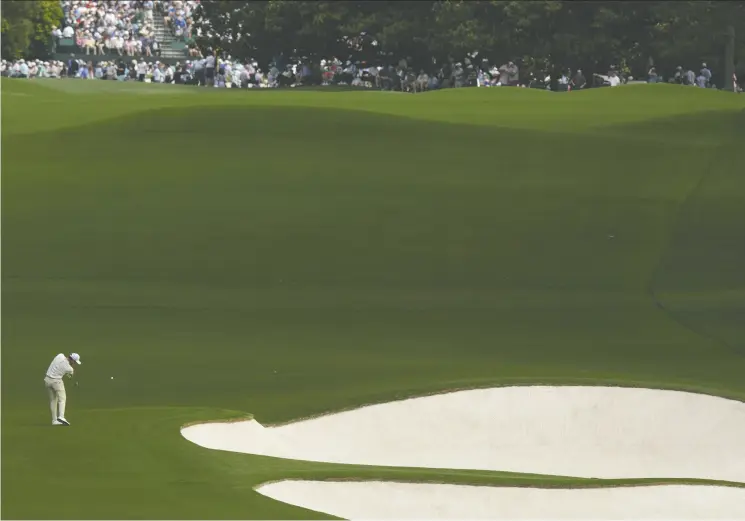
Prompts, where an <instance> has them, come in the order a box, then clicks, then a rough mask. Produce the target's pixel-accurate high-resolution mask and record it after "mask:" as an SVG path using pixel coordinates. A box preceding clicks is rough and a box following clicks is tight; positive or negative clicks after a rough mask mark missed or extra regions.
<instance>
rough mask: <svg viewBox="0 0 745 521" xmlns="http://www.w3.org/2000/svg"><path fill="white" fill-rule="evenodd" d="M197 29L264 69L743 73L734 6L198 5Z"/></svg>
mask: <svg viewBox="0 0 745 521" xmlns="http://www.w3.org/2000/svg"><path fill="white" fill-rule="evenodd" d="M195 24H196V27H198V28H199V29H200V33H201V35H200V36H199V37H198V38H197V43H198V45H199V46H200V47H202V48H206V47H210V48H213V49H218V50H221V51H224V52H226V53H227V54H230V55H232V56H234V57H238V58H243V59H245V58H253V59H255V60H257V61H259V62H262V63H266V62H268V61H272V60H277V59H278V58H279V59H280V61H287V60H296V59H302V58H303V57H307V59H309V60H319V59H320V58H327V59H328V58H330V57H332V56H336V57H339V58H341V59H344V60H346V59H352V60H354V61H364V62H367V63H375V64H383V63H386V62H387V63H392V64H395V63H397V62H398V60H399V59H401V58H403V59H406V61H407V63H409V64H413V66H414V67H415V68H416V69H419V68H422V69H432V68H433V66H436V65H437V64H441V63H443V62H445V61H447V60H449V59H455V60H456V61H457V60H462V59H463V58H464V57H466V56H468V55H471V56H473V54H474V53H475V52H477V53H478V55H477V59H479V60H481V59H483V58H484V57H485V58H488V59H489V60H490V61H491V62H492V63H498V64H501V63H505V62H507V61H509V60H512V61H515V62H516V63H518V64H520V65H521V67H522V70H523V71H525V70H535V71H536V72H538V71H541V70H543V71H545V70H552V69H556V68H564V67H571V68H573V69H577V68H581V69H583V70H585V71H588V72H605V71H607V70H608V68H609V67H610V66H611V65H615V66H616V67H617V68H618V69H620V70H625V71H627V72H630V73H631V74H633V75H634V76H636V77H645V76H646V73H647V71H648V70H649V68H650V67H652V66H654V67H656V69H657V71H658V72H663V73H665V74H666V76H670V75H672V74H673V73H674V70H675V68H676V67H677V66H682V67H684V68H692V69H693V70H696V71H697V70H698V68H700V66H701V64H702V63H703V62H706V63H707V65H708V66H709V68H711V69H712V71H713V72H714V74H715V77H716V78H717V79H718V80H719V81H720V85H722V84H723V83H726V82H727V80H728V79H730V78H731V76H732V73H733V72H734V68H735V67H737V66H738V65H736V63H735V61H736V59H737V57H739V59H740V66H743V65H745V2H742V1H739V2H738V1H735V2H728V1H702V0H692V1H670V2H655V1H626V2H623V1H615V2H614V1H592V2H590V1H558V0H531V1H528V0H515V1H506V0H488V1H479V0H471V1H465V0H430V1H426V0H398V1H383V0H375V1H346V0H337V1H297V0H263V1H234V0H202V1H201V8H200V9H198V10H197V12H196V14H195ZM736 35H739V36H740V38H739V40H737V39H736ZM741 73H745V71H741Z"/></svg>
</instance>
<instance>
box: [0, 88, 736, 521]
mask: <svg viewBox="0 0 745 521" xmlns="http://www.w3.org/2000/svg"><path fill="white" fill-rule="evenodd" d="M104 84H105V85H104ZM0 86H1V87H2V175H3V179H2V181H3V186H2V188H3V200H2V204H3V213H2V218H3V228H2V232H3V244H2V246H3V258H2V269H3V274H2V285H3V287H2V291H3V314H2V319H3V324H2V325H3V329H2V497H3V499H2V512H1V513H2V516H3V517H5V518H16V519H49V518H54V519H72V518H75V519H115V518H119V519H122V518H130V519H146V518H147V519H236V518H242V519H249V518H251V519H318V518H328V516H324V515H321V514H318V513H315V512H312V511H309V510H304V509H301V508H297V507H293V506H290V505H287V504H284V503H281V502H278V501H274V500H272V499H270V498H267V497H264V496H262V495H260V494H259V493H257V492H256V491H255V490H254V487H256V486H258V485H260V484H261V483H265V482H270V481H281V480H287V479H305V480H323V479H347V480H348V479H373V480H394V481H424V482H429V483H450V484H482V485H483V484H491V485H520V486H528V485H530V486H545V487H581V486H599V485H614V484H615V485H618V484H629V483H649V482H650V481H649V480H641V481H640V480H633V479H632V480H622V481H614V480H608V481H604V480H591V479H579V478H573V477H561V476H535V475H523V474H511V473H506V472H495V471H474V470H447V469H406V468H388V467H368V466H358V465H338V464H326V463H313V462H307V461H294V460H286V459H278V458H271V457H265V456H252V455H245V454H235V453H228V452H221V451H211V450H207V449H204V448H201V447H198V446H196V445H194V444H192V443H190V442H189V441H187V440H185V439H184V438H183V437H182V436H181V435H180V434H179V430H180V428H181V427H182V426H183V425H185V424H189V423H192V422H202V421H212V420H219V419H229V418H232V419H240V418H245V416H246V415H247V414H250V415H253V416H254V417H256V418H257V419H259V420H260V421H261V422H262V423H266V424H277V423H285V422H289V421H292V420H296V419H298V418H303V417H309V416H314V415H318V414H322V413H328V412H332V411H338V410H344V409H350V408H354V407H358V406H359V405H362V404H369V403H383V402H387V401H391V400H394V399H399V398H404V397H410V396H419V395H423V394H427V393H433V392H439V391H444V390H448V389H465V388H476V387H481V388H483V387H491V386H499V385H514V384H583V385H615V384H618V385H631V386H641V387H650V388H666V389H678V390H688V391H694V392H701V393H706V394H712V395H717V396H723V397H727V398H731V399H735V400H740V401H745V379H743V375H744V374H745V325H744V322H745V321H743V320H742V317H743V316H745V278H744V277H745V270H742V266H744V265H745V247H743V242H742V237H743V236H745V214H743V211H744V210H743V209H745V177H743V175H742V174H741V173H740V170H742V166H743V165H744V164H745V161H744V159H745V152H744V149H743V147H742V143H743V142H745V119H744V118H745V112H744V110H745V101H744V100H745V98H743V97H742V96H740V97H738V96H736V95H731V94H729V93H724V92H711V91H705V90H703V89H685V88H679V87H676V86H670V85H654V86H638V87H637V86H633V87H628V88H627V87H624V88H618V89H596V90H594V91H587V92H579V93H570V94H567V95H558V94H554V93H548V92H539V91H534V90H530V89H457V90H455V89H453V90H450V91H442V92H434V93H428V94H426V95H421V96H420V95H417V96H390V95H386V93H378V92H317V91H316V92H303V91H298V90H292V91H277V92H260V93H258V92H257V93H254V92H252V91H251V92H242V91H238V92H231V91H222V90H219V89H216V90H217V92H215V91H212V90H209V89H204V90H198V89H186V88H185V89H178V88H170V87H168V86H163V90H162V91H158V93H157V94H153V95H150V94H145V92H150V91H153V89H154V88H157V87H154V86H148V87H147V91H146V90H138V89H135V88H133V86H132V85H126V86H120V84H113V83H107V82H93V81H91V82H82V81H80V82H77V81H69V82H68V81H59V82H52V81H50V82H45V81H39V82H31V81H12V80H10V81H9V80H7V79H3V80H2V83H1V84H0ZM153 92H154V91H153ZM63 351H76V352H78V353H80V354H81V357H82V359H83V360H84V361H85V365H84V366H82V367H81V368H80V370H79V371H78V373H79V374H78V375H77V377H78V379H79V382H80V385H79V386H78V387H75V386H74V385H72V384H71V383H68V384H67V395H68V408H67V411H68V412H67V414H66V416H67V418H68V420H70V422H71V424H72V425H71V427H70V428H63V429H58V428H52V427H51V425H49V423H50V421H49V412H48V404H47V401H46V394H45V390H44V389H43V382H42V380H43V376H44V375H43V371H44V370H45V369H46V367H47V366H48V364H49V363H50V362H51V360H52V358H53V357H54V355H56V354H57V353H59V352H63ZM112 376H113V377H114V379H113V380H112V379H111V377H112ZM50 469H52V470H50ZM668 478H669V476H659V478H657V479H655V480H652V481H651V482H655V483H661V482H666V483H678V482H679V481H678V480H672V479H668ZM702 483H703V482H702ZM731 485H734V486H739V485H740V484H737V483H733V484H731ZM81 491H85V492H84V493H83V492H81ZM50 498H53V500H52V499H50Z"/></svg>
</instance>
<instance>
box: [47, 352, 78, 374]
mask: <svg viewBox="0 0 745 521" xmlns="http://www.w3.org/2000/svg"><path fill="white" fill-rule="evenodd" d="M73 372H74V369H73V368H72V366H71V365H70V361H69V360H68V359H67V356H66V355H65V354H64V353H60V354H58V355H57V356H55V357H54V360H52V363H51V365H50V366H49V369H47V378H52V379H54V380H60V379H61V378H62V377H63V376H65V375H66V374H70V375H71V374H73Z"/></svg>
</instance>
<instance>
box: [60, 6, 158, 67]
mask: <svg viewBox="0 0 745 521" xmlns="http://www.w3.org/2000/svg"><path fill="white" fill-rule="evenodd" d="M154 9H155V2H153V1H152V0H146V1H135V0H124V1H114V0H109V1H100V0H99V1H86V0H64V1H63V2H62V10H63V13H64V22H63V23H64V27H63V28H62V29H59V28H55V29H54V30H53V36H54V37H56V38H57V39H60V38H72V39H73V40H74V42H75V44H76V46H77V47H78V48H79V50H80V52H82V53H84V54H86V55H91V54H92V55H102V54H118V55H120V56H123V55H127V56H139V55H144V56H153V55H157V54H158V51H159V42H157V41H156V39H155V27H154V24H153V20H154Z"/></svg>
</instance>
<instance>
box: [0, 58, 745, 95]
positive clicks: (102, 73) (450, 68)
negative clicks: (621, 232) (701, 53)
mask: <svg viewBox="0 0 745 521" xmlns="http://www.w3.org/2000/svg"><path fill="white" fill-rule="evenodd" d="M85 58H86V59H82V58H81V57H77V58H76V57H75V56H74V55H72V56H71V57H70V59H68V60H67V61H66V62H61V61H54V60H53V61H41V60H29V61H28V62H26V61H24V60H18V61H15V62H6V61H5V60H3V62H2V75H3V76H10V77H18V78H79V79H92V80H95V79H97V80H115V81H139V82H147V83H173V84H184V85H195V86H201V87H214V88H238V89H241V88H242V89H250V88H277V87H299V86H313V85H317V86H329V85H340V86H345V85H346V86H352V87H359V88H369V89H379V90H396V91H401V92H412V93H417V92H423V91H428V90H437V89H443V88H458V87H471V86H474V87H502V86H513V87H531V88H540V89H549V90H555V91H569V90H578V89H583V88H585V87H587V86H588V81H587V79H586V78H585V76H584V74H583V73H582V70H576V71H571V70H566V71H563V72H561V73H559V74H553V75H547V76H546V77H545V78H544V77H543V76H541V75H538V76H540V78H539V77H536V75H535V74H532V73H530V74H528V75H527V77H526V78H525V79H524V80H522V81H521V79H520V71H519V69H518V67H517V65H515V64H514V63H513V62H507V63H505V64H503V65H501V66H499V67H497V66H490V65H489V64H488V63H485V62H484V63H482V64H480V65H476V64H473V63H470V62H468V61H465V60H464V61H465V64H464V63H462V62H455V63H446V64H444V65H442V66H441V67H439V68H438V69H436V70H434V71H433V72H432V73H428V72H426V71H425V70H423V69H420V70H419V72H418V73H417V72H415V70H414V69H413V68H411V67H410V66H408V63H407V61H406V60H405V59H404V60H400V61H399V62H398V64H397V65H395V66H394V65H387V66H371V65H369V64H366V63H364V62H352V61H351V60H346V61H344V62H343V61H342V60H340V59H339V58H336V57H334V58H331V59H328V60H326V59H324V60H321V61H320V64H319V66H314V65H313V64H312V63H311V62H309V61H300V62H299V63H294V64H287V65H284V66H281V65H280V64H277V63H272V64H270V65H269V66H268V67H266V68H264V67H261V66H260V65H259V63H258V62H257V61H255V60H246V61H242V60H235V59H233V58H232V57H231V56H218V55H217V54H216V53H214V52H209V53H207V56H206V57H201V56H200V57H198V58H197V59H194V60H185V61H183V63H182V62H177V63H175V64H173V65H170V64H167V63H161V62H160V61H152V60H151V61H149V62H148V61H145V60H144V59H143V58H142V57H139V58H133V59H130V58H129V57H127V58H124V57H122V58H121V59H118V60H109V61H98V60H95V61H94V60H90V58H89V57H85ZM704 71H706V72H708V80H706V81H705V80H704V79H705V78H706V77H707V76H706V75H705V72H704ZM652 72H653V71H650V78H653V77H654V76H652V75H651V74H652ZM592 76H593V78H592V85H591V86H592V87H599V86H610V87H615V86H618V85H621V84H622V83H627V82H630V81H631V80H633V78H632V77H630V76H624V77H623V78H622V76H623V75H622V74H621V73H619V72H618V71H617V70H616V69H615V68H614V67H611V70H610V71H609V72H608V74H607V75H602V74H593V75H592ZM687 76H688V77H686V76H685V75H683V74H676V75H675V76H674V77H673V78H671V80H672V81H674V82H676V83H681V84H685V85H695V86H699V87H711V86H713V85H711V83H710V80H711V72H710V71H709V70H708V69H706V68H705V64H704V68H703V69H702V71H701V72H700V74H699V76H698V77H697V78H694V81H693V83H690V81H691V79H690V74H688V75H687ZM678 78H680V80H679V79H678ZM648 80H649V79H648ZM649 82H650V83H655V82H656V81H649ZM735 90H736V91H737V92H742V88H741V86H740V85H738V84H737V82H736V80H735Z"/></svg>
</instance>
